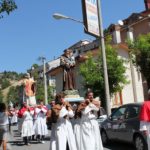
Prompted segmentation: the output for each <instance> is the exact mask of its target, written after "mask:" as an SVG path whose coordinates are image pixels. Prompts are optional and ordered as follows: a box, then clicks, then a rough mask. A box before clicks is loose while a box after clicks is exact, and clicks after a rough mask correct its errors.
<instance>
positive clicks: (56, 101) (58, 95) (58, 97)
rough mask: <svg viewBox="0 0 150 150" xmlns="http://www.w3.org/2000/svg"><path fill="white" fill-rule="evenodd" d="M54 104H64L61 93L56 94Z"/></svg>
mask: <svg viewBox="0 0 150 150" xmlns="http://www.w3.org/2000/svg"><path fill="white" fill-rule="evenodd" d="M55 103H56V104H63V103H64V94H62V93H59V94H57V95H56V98H55Z"/></svg>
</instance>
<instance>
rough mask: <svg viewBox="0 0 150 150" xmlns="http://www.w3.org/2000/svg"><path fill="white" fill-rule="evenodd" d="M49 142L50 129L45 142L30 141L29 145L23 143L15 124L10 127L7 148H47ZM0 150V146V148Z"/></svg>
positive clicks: (44, 149) (8, 149) (45, 149)
mask: <svg viewBox="0 0 150 150" xmlns="http://www.w3.org/2000/svg"><path fill="white" fill-rule="evenodd" d="M49 144H50V131H49V134H48V135H47V136H46V137H45V143H44V144H42V143H39V142H37V141H31V145H30V146H27V145H24V143H23V141H22V137H20V134H19V133H18V130H17V126H12V127H11V133H8V143H7V150H49ZM0 150H2V147H1V148H0Z"/></svg>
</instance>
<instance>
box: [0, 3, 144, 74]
mask: <svg viewBox="0 0 150 150" xmlns="http://www.w3.org/2000/svg"><path fill="white" fill-rule="evenodd" d="M16 3H17V5H18V9H17V10H15V11H14V12H13V13H11V14H10V15H9V16H8V15H4V18H3V19H0V72H2V71H4V70H7V71H16V72H26V70H27V69H29V68H30V67H31V66H32V64H34V63H37V64H41V62H39V61H37V58H38V57H39V56H45V57H46V58H47V60H52V59H54V57H55V58H57V57H59V56H60V55H61V54H62V53H63V50H64V49H66V48H67V47H69V46H71V45H73V44H75V43H76V42H78V41H80V40H83V39H93V37H92V36H90V35H87V34H85V33H84V31H83V26H82V25H81V24H78V23H76V22H73V21H69V20H59V21H58V20H55V19H54V18H53V17H52V15H53V14H54V13H55V12H58V13H61V14H64V15H66V16H70V17H72V18H75V19H78V20H82V9H81V0H38V1H37V0H16ZM101 3H102V6H101V8H102V17H103V28H106V27H108V26H109V25H110V24H111V23H117V21H118V20H120V19H125V18H127V17H128V16H130V15H131V14H132V13H134V12H141V11H144V10H145V6H144V0H124V1H123V0H101Z"/></svg>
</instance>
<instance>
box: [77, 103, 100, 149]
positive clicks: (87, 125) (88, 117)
mask: <svg viewBox="0 0 150 150" xmlns="http://www.w3.org/2000/svg"><path fill="white" fill-rule="evenodd" d="M92 111H94V113H93V112H92ZM97 111H98V108H97V107H96V106H95V105H94V104H92V103H91V104H89V105H88V106H87V107H86V108H85V109H84V110H83V111H82V117H81V127H80V131H81V135H80V136H81V137H80V143H79V144H78V145H80V149H79V150H103V146H102V140H101V135H100V130H99V125H98V122H97V120H96V113H97Z"/></svg>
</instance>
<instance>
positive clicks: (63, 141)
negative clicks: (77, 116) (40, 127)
mask: <svg viewBox="0 0 150 150" xmlns="http://www.w3.org/2000/svg"><path fill="white" fill-rule="evenodd" d="M66 115H67V118H64V117H65V116H66ZM73 116H74V113H73V111H72V110H71V111H68V110H66V108H65V107H62V109H61V111H60V114H59V119H58V121H57V123H55V127H53V128H52V135H55V139H54V137H52V139H51V141H50V143H51V144H50V150H54V149H56V150H66V146H67V142H68V145H69V150H77V148H76V142H75V137H74V133H73V129H72V124H71V122H70V121H69V119H68V117H70V118H71V117H73ZM54 143H56V145H54ZM53 148H54V149H53Z"/></svg>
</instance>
